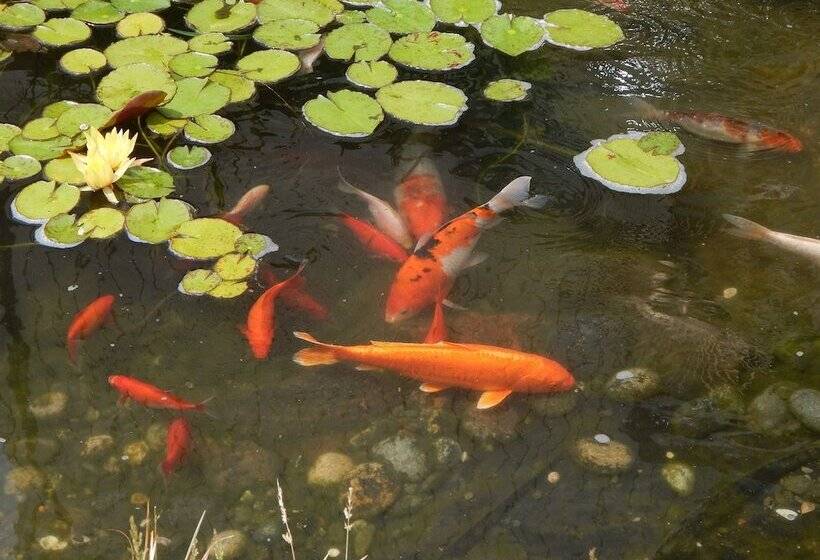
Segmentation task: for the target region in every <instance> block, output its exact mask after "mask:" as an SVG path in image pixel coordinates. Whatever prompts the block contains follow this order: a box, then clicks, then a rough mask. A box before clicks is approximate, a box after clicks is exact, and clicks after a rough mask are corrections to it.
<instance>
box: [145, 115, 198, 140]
mask: <svg viewBox="0 0 820 560" xmlns="http://www.w3.org/2000/svg"><path fill="white" fill-rule="evenodd" d="M145 124H146V126H147V127H148V130H150V131H151V132H153V133H154V134H159V135H160V136H172V135H174V134H176V133H177V132H179V131H180V130H182V129H183V128H184V127H185V125H186V124H188V119H172V118H169V117H166V116H165V115H163V114H162V113H160V112H159V111H152V112H151V113H148V116H147V117H146V118H145Z"/></svg>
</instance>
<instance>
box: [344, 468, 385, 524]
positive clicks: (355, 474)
mask: <svg viewBox="0 0 820 560" xmlns="http://www.w3.org/2000/svg"><path fill="white" fill-rule="evenodd" d="M348 482H349V485H350V488H351V489H352V491H351V506H352V508H353V515H354V516H355V517H362V518H366V517H372V516H374V515H378V514H379V513H381V512H383V511H385V510H386V509H387V508H389V507H390V506H392V505H393V503H394V502H395V501H396V498H398V495H399V486H398V484H396V482H395V481H394V480H393V479H392V478H390V476H389V474H388V473H387V470H386V469H385V468H384V465H382V464H381V463H363V464H361V465H358V466H357V467H356V468H354V469H353V470H352V471H351V472H350V474H349V477H348ZM347 497H348V493H347V491H344V492H342V493H341V495H340V502H341V503H342V504H345V505H346V504H347Z"/></svg>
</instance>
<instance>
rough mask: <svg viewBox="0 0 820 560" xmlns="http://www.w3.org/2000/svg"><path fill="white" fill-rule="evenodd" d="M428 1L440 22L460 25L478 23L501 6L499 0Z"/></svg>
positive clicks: (492, 14)
mask: <svg viewBox="0 0 820 560" xmlns="http://www.w3.org/2000/svg"><path fill="white" fill-rule="evenodd" d="M428 3H429V4H430V9H431V10H433V13H434V14H435V15H436V18H438V20H439V21H440V22H442V23H452V24H453V25H456V26H458V27H466V26H468V25H478V24H480V23H481V22H483V21H484V20H485V19H489V18H490V17H492V16H494V15H495V14H496V12H498V8H499V7H501V2H498V1H497V0H429V2H428Z"/></svg>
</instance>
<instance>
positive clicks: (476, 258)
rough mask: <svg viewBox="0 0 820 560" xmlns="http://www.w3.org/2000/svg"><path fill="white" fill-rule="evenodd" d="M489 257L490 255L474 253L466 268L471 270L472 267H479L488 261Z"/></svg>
mask: <svg viewBox="0 0 820 560" xmlns="http://www.w3.org/2000/svg"><path fill="white" fill-rule="evenodd" d="M489 256H490V255H488V254H487V253H473V255H472V256H471V257H470V259H469V260H468V261H467V264H465V265H464V268H470V267H471V266H478V265H480V264H481V263H483V262H484V261H486V260H487V258H488V257H489Z"/></svg>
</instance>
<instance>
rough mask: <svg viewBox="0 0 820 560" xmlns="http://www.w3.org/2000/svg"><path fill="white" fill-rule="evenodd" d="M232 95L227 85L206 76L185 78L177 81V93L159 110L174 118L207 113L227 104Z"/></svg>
mask: <svg viewBox="0 0 820 560" xmlns="http://www.w3.org/2000/svg"><path fill="white" fill-rule="evenodd" d="M230 96H231V90H229V89H228V88H226V87H225V86H221V85H219V84H216V83H213V82H209V81H208V80H207V79H205V78H185V79H182V80H179V81H178V82H177V92H176V94H175V95H174V97H173V98H172V99H171V101H169V102H168V103H166V104H165V105H163V106H162V107H160V108H159V112H160V113H162V114H163V115H165V116H166V117H170V118H172V119H181V118H188V117H194V116H197V115H207V114H210V113H215V112H216V111H219V110H220V109H221V108H223V107H224V106H225V105H227V104H228V99H230Z"/></svg>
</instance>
